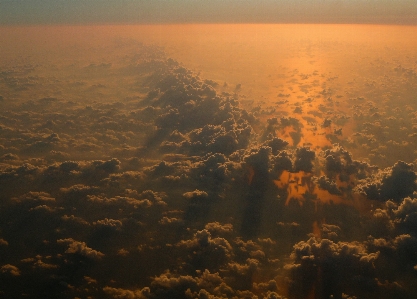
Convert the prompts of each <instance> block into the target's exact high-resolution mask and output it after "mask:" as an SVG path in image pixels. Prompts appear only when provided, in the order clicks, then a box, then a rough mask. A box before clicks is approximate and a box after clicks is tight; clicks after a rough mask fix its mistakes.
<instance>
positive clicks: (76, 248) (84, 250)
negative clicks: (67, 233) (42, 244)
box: [57, 238, 104, 260]
mask: <svg viewBox="0 0 417 299" xmlns="http://www.w3.org/2000/svg"><path fill="white" fill-rule="evenodd" d="M57 243H58V244H65V245H68V248H67V250H66V251H65V253H70V254H79V255H82V256H85V257H87V258H90V259H92V260H99V259H101V258H102V257H103V256H104V254H103V253H102V252H100V251H97V250H94V249H92V248H90V247H88V246H87V244H86V243H85V242H80V241H76V240H74V239H72V238H67V239H59V240H57Z"/></svg>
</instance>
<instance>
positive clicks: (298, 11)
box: [0, 0, 417, 25]
mask: <svg viewBox="0 0 417 299" xmlns="http://www.w3.org/2000/svg"><path fill="white" fill-rule="evenodd" d="M91 23H94V24H97V23H99V24H103V23H104V24H107V23H112V24H115V23H116V24H126V23H141V24H143V23H361V24H362V23H367V24H368V23H371V24H416V23H417V2H416V1H413V0H398V1H389V0H370V1H363V0H352V1H347V0H317V1H316V0H307V1H304V0H293V1H289V0H282V1H273V0H258V1H254V0H221V1H220V0H208V1H201V0H176V1H174V0H154V1H148V0H117V1H115V0H90V1H82V0H72V1H64V0H1V1H0V24H3V25H11V24H91Z"/></svg>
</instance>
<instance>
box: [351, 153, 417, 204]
mask: <svg viewBox="0 0 417 299" xmlns="http://www.w3.org/2000/svg"><path fill="white" fill-rule="evenodd" d="M416 179H417V175H416V173H415V172H414V170H413V165H412V164H408V163H405V162H403V161H398V162H397V163H395V164H394V166H392V167H388V168H386V169H384V170H382V171H379V172H378V173H377V174H376V175H374V176H373V177H371V178H368V179H366V180H364V181H363V182H361V183H359V184H358V186H357V190H358V191H359V192H362V193H364V194H365V195H366V196H367V197H368V198H369V199H374V200H389V199H392V200H394V201H396V202H399V201H400V200H402V199H403V198H404V197H407V196H410V195H412V194H413V192H414V191H416V190H417V183H416Z"/></svg>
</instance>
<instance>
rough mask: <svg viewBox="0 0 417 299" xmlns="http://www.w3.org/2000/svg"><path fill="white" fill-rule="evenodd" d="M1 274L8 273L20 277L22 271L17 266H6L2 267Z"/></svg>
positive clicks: (0, 268)
mask: <svg viewBox="0 0 417 299" xmlns="http://www.w3.org/2000/svg"><path fill="white" fill-rule="evenodd" d="M0 272H1V273H7V274H10V275H12V276H19V275H20V270H19V268H17V267H16V266H13V265H11V264H6V265H3V266H1V267H0Z"/></svg>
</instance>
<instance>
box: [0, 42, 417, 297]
mask: <svg viewBox="0 0 417 299" xmlns="http://www.w3.org/2000/svg"><path fill="white" fill-rule="evenodd" d="M141 50H142V54H143V56H140V57H139V58H136V59H137V60H136V61H135V63H132V64H130V65H128V66H126V65H125V66H123V67H118V66H117V67H116V66H112V65H107V64H106V65H104V64H103V65H90V66H88V67H87V68H84V69H83V70H84V71H86V72H90V75H89V76H91V77H94V78H97V76H98V75H100V76H101V78H104V79H103V82H104V81H106V80H107V81H106V82H110V81H111V76H113V75H114V76H125V78H126V82H129V84H130V85H128V86H127V87H126V88H127V89H128V90H130V91H134V92H136V96H132V97H124V98H123V99H120V100H118V101H113V100H112V95H111V96H109V91H106V88H107V87H105V85H97V84H94V86H89V87H88V88H86V87H85V85H88V83H83V84H78V87H79V88H81V89H83V92H85V94H87V95H89V96H91V100H86V101H85V102H83V101H75V100H66V99H64V98H61V97H59V96H57V97H43V98H38V99H30V100H16V101H12V100H11V99H10V98H11V97H9V96H8V95H11V94H14V93H13V92H15V93H16V94H18V93H19V92H20V91H19V90H21V89H22V88H23V89H22V92H24V90H25V89H31V88H32V89H36V88H37V85H39V84H40V85H42V86H49V85H47V84H49V83H47V82H46V81H47V79H45V78H36V80H37V81H38V82H31V81H30V80H32V81H36V80H35V78H33V77H30V75H29V74H30V72H31V70H28V69H27V67H26V69H21V72H20V73H18V72H17V71H16V70H14V71H13V72H12V71H10V72H2V73H1V80H2V81H1V84H2V87H3V90H5V91H6V92H5V94H7V95H6V96H3V97H1V98H0V99H1V100H0V106H1V111H2V112H1V113H0V139H1V146H0V200H1V202H0V206H1V208H0V219H1V226H0V277H1V278H0V294H1V296H2V297H4V298H22V297H29V298H271V299H272V298H294V299H295V298H416V297H417V291H416V289H415V287H414V286H415V284H416V283H417V276H416V273H417V239H416V238H417V230H416V227H417V226H416V225H417V198H416V197H417V196H416V193H415V192H416V191H417V185H416V173H415V171H414V168H413V165H412V164H410V163H406V162H403V161H397V162H395V163H393V164H392V165H391V166H388V167H385V166H384V167H382V168H378V167H377V166H372V165H370V163H368V161H359V160H355V159H354V158H353V155H352V154H351V153H350V152H349V151H348V150H347V149H346V148H345V147H344V146H343V145H340V144H336V143H335V144H333V145H332V146H327V147H325V148H321V149H318V148H314V149H312V148H310V147H306V146H302V145H300V144H299V142H297V140H299V138H301V135H302V134H303V132H304V131H303V130H302V129H303V125H302V123H301V122H300V120H299V119H297V118H296V117H295V116H294V117H292V116H283V117H281V118H274V117H272V118H269V119H267V121H264V120H263V119H264V115H262V113H265V112H259V109H253V110H246V109H244V108H243V106H242V105H241V103H240V100H239V95H238V94H237V93H236V92H230V91H229V92H227V91H220V88H219V86H218V85H217V84H216V83H215V82H214V81H211V80H204V79H202V78H200V77H199V76H198V75H196V74H195V73H193V72H192V71H190V70H188V69H186V68H184V67H182V66H181V65H180V64H179V63H177V62H176V61H174V60H172V59H166V58H164V57H163V56H160V57H159V56H156V57H151V58H150V56H152V55H150V54H149V53H150V52H152V51H148V50H147V49H146V48H142V49H141ZM76 71H79V70H76ZM84 74H85V73H84ZM12 78H14V79H12ZM85 80H87V77H86V79H85ZM41 81H42V82H41ZM87 82H90V81H87ZM73 84H76V82H70V81H63V82H62V83H61V85H60V86H61V88H62V93H65V92H67V89H66V88H70V87H69V86H68V85H73ZM109 84H110V83H109ZM76 85H77V84H76ZM83 86H84V87H83ZM107 89H108V88H107ZM97 90H99V91H97ZM100 90H101V91H100ZM100 96H101V97H103V98H104V99H105V100H102V101H99V100H95V98H94V97H100ZM106 96H109V97H110V100H109V99H106ZM359 101H360V100H359ZM299 112H301V111H298V112H295V114H297V113H299ZM358 117H360V116H358ZM331 124H332V122H331V121H330V120H325V121H324V122H323V124H322V126H323V127H324V128H327V127H329V126H331ZM363 125H364V126H367V125H366V124H363ZM369 126H370V127H371V125H369ZM286 128H287V129H288V128H291V130H292V135H291V136H292V141H293V142H292V143H293V144H292V145H290V143H289V142H288V141H286V140H284V139H285V138H284V136H280V132H282V131H283V130H285V129H286ZM335 135H337V134H334V135H332V134H329V136H328V138H329V140H334V141H338V139H337V138H335Z"/></svg>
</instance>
